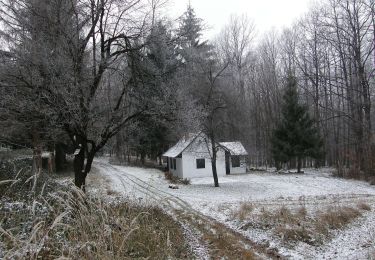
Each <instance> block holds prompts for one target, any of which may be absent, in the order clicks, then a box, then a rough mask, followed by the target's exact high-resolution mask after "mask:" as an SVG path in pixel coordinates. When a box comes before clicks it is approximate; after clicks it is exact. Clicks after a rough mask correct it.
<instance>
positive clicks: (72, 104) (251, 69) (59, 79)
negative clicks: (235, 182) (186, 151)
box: [0, 0, 375, 187]
mask: <svg viewBox="0 0 375 260" xmlns="http://www.w3.org/2000/svg"><path fill="white" fill-rule="evenodd" d="M166 4H167V1H162V0H152V1H141V0H127V1H116V0H75V1H64V0H52V1H45V0H32V1H26V0H12V1H11V0H1V1H0V14H1V15H0V17H1V18H0V23H1V25H0V28H1V29H0V42H1V46H2V48H1V51H0V59H1V63H0V93H1V95H2V99H1V101H0V102H1V110H0V118H1V123H0V124H1V127H2V129H4V131H2V132H3V133H2V134H1V135H0V138H2V139H4V140H9V141H12V142H15V143H22V144H26V145H28V146H30V147H33V148H37V147H40V146H44V147H45V148H46V149H50V150H53V149H55V150H56V151H57V149H56V145H59V144H60V147H61V145H62V146H63V147H65V151H69V152H70V153H72V154H74V171H75V183H76V185H77V186H79V187H82V186H84V184H85V178H86V176H87V174H88V173H89V172H90V170H91V166H92V162H93V159H94V156H95V155H96V154H97V153H98V152H99V151H101V150H102V149H103V148H109V149H111V150H113V151H114V153H116V155H117V156H118V157H121V158H123V159H126V158H129V157H130V156H131V155H137V156H139V157H140V160H141V161H144V160H145V158H146V157H150V158H155V159H157V158H159V159H160V156H161V154H162V153H163V152H164V151H165V150H166V149H167V148H168V146H169V145H171V144H173V142H175V141H176V140H177V139H178V138H179V137H180V136H181V135H182V134H184V133H188V132H196V131H203V132H204V133H205V134H206V135H207V136H208V137H209V138H210V140H211V141H212V142H211V144H212V146H213V147H212V150H213V151H216V149H217V147H215V143H217V142H218V141H221V140H239V141H242V142H243V143H244V145H245V147H246V148H247V150H248V151H249V158H248V161H249V162H250V164H252V165H254V166H255V167H258V166H264V165H266V166H274V165H279V164H285V163H286V164H288V165H289V166H293V165H295V164H298V168H300V167H302V166H318V165H328V166H335V167H337V168H338V169H340V171H339V173H340V174H341V175H344V174H345V170H344V169H346V168H351V169H354V170H355V171H353V172H355V173H356V174H357V175H359V174H360V173H364V174H366V175H374V174H375V173H374V172H373V169H374V140H373V138H374V137H373V130H372V123H373V121H374V112H373V111H372V110H371V108H372V106H371V104H372V102H373V91H374V73H375V72H374V71H375V65H374V63H375V54H374V41H375V18H374V3H373V1H370V0H344V1H338V0H325V1H322V2H321V3H319V4H315V5H314V6H313V7H311V9H310V10H309V12H308V13H307V14H305V15H304V16H303V17H301V19H299V20H298V21H296V22H295V23H294V25H293V26H291V27H290V28H286V29H284V30H283V31H282V32H277V31H275V30H272V31H270V32H261V33H259V32H258V33H256V27H255V25H254V23H253V22H252V21H251V20H250V19H249V18H247V17H246V16H232V17H231V19H230V21H228V24H227V25H226V26H225V27H224V28H223V29H222V31H221V33H220V34H219V35H218V36H217V37H216V38H215V39H214V40H211V41H208V40H205V37H204V32H205V28H204V27H205V26H204V20H202V19H201V18H199V17H197V16H196V14H195V11H194V8H193V7H192V6H191V5H188V6H187V9H186V11H185V12H184V13H183V14H182V15H181V16H180V18H179V19H178V20H177V21H173V20H170V19H168V18H166V17H165V16H164V15H163V7H164V6H165V5H166ZM294 81H295V86H296V87H295V93H296V95H295V99H294V101H296V105H297V103H298V104H300V105H301V106H303V107H305V108H306V109H305V110H306V113H307V114H306V113H305V114H306V115H309V116H308V117H309V118H305V122H306V126H307V125H309V127H307V128H306V129H308V128H311V129H313V128H314V129H316V131H315V130H314V131H307V130H306V131H307V132H309V133H310V132H311V134H312V135H311V136H314V138H315V137H316V138H315V139H314V138H313V137H312V138H313V139H312V142H310V143H309V142H307V143H305V144H304V145H305V146H306V149H300V150H301V152H300V154H296V153H295V149H293V150H294V152H292V153H284V154H280V151H282V149H281V150H280V149H279V150H278V151H279V152H277V149H275V148H276V147H277V144H280V142H277V141H275V136H277V135H278V134H279V135H280V132H279V133H278V134H277V132H278V129H280V125H284V126H285V125H287V124H283V123H282V122H283V120H284V119H285V118H286V117H285V115H283V112H282V111H283V110H284V109H282V107H283V106H284V107H285V102H287V99H286V98H284V99H282V96H283V95H284V93H286V91H288V90H287V89H288V86H289V89H290V86H291V85H293V84H294V83H293V84H291V82H294ZM289 91H290V90H289ZM284 96H285V95H284ZM310 117H311V118H310ZM286 130H288V129H286ZM289 130H290V129H289ZM306 131H305V132H306ZM284 132H285V131H284ZM313 132H314V133H313ZM281 136H285V133H284V134H281ZM319 136H321V137H322V138H318V137H319ZM279 139H280V138H279ZM281 139H282V138H281ZM281 147H285V145H282V146H281ZM311 147H313V148H311ZM308 149H310V150H309V152H306V151H307V150H308ZM297 150H298V149H297ZM318 151H319V152H318ZM318 154H319V156H318ZM214 156H215V153H213V157H214ZM213 159H214V158H213ZM213 170H214V169H213ZM215 183H216V181H215Z"/></svg>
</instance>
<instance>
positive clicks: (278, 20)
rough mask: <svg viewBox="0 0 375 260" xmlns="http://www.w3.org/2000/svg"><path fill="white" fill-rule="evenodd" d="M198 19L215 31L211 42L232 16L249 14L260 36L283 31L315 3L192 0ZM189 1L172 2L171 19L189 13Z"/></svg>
mask: <svg viewBox="0 0 375 260" xmlns="http://www.w3.org/2000/svg"><path fill="white" fill-rule="evenodd" d="M190 1H191V5H192V6H193V8H194V9H195V12H196V14H197V16H198V17H200V18H202V19H204V21H205V23H206V24H207V25H208V26H210V27H211V30H209V31H207V32H206V33H205V34H206V35H207V37H209V38H211V37H212V36H214V35H216V34H217V33H219V32H220V30H221V28H222V27H223V26H224V25H225V24H226V23H227V22H228V20H229V17H230V15H231V14H247V16H248V17H249V18H251V19H253V20H254V22H255V25H256V29H257V31H258V34H260V33H262V32H264V31H268V30H270V29H272V28H273V27H275V28H276V29H281V28H283V27H285V26H289V25H291V24H292V22H293V21H294V20H295V19H296V18H298V17H300V16H301V15H302V14H303V13H305V12H306V11H307V10H308V7H309V6H310V2H311V0H190ZM188 2H189V0H171V2H170V4H169V8H168V10H169V16H170V17H172V18H176V17H177V16H178V15H179V14H182V13H183V12H184V11H185V10H186V6H187V4H188Z"/></svg>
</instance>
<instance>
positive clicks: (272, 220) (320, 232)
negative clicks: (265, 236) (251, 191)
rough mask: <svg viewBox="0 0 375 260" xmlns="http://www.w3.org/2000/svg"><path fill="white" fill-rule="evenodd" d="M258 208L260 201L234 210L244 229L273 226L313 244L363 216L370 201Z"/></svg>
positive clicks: (287, 236)
mask: <svg viewBox="0 0 375 260" xmlns="http://www.w3.org/2000/svg"><path fill="white" fill-rule="evenodd" d="M255 208H256V205H253V206H252V208H251V210H244V208H242V207H240V208H239V209H238V211H237V212H235V213H234V214H232V215H233V216H235V217H236V219H238V220H240V221H242V222H244V223H245V224H244V225H243V226H242V229H249V228H254V229H261V230H267V231H268V230H270V231H272V233H273V234H275V235H276V236H278V237H280V238H281V239H282V240H283V241H285V242H288V243H290V242H296V241H302V242H305V243H307V244H311V245H321V244H322V243H324V241H325V240H327V239H329V238H330V235H331V231H332V230H336V229H341V228H343V227H345V226H346V225H348V224H349V223H351V222H352V221H353V220H354V219H356V218H358V217H360V216H361V215H362V211H363V210H369V206H368V205H367V204H364V205H361V204H359V205H358V208H354V207H346V206H339V205H336V206H335V205H334V206H332V207H330V208H326V209H321V210H320V211H318V212H314V213H313V212H310V214H308V211H307V209H306V208H305V207H304V206H301V207H300V208H298V209H294V210H291V209H289V208H287V207H285V206H281V207H280V208H278V209H276V210H266V209H265V208H261V209H260V210H254V209H255ZM244 220H245V221H244Z"/></svg>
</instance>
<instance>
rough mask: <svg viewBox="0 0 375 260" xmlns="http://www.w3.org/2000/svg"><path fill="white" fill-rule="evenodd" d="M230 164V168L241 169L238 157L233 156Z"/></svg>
mask: <svg viewBox="0 0 375 260" xmlns="http://www.w3.org/2000/svg"><path fill="white" fill-rule="evenodd" d="M230 160H231V163H232V168H239V167H241V158H240V156H239V155H233V156H231V158H230Z"/></svg>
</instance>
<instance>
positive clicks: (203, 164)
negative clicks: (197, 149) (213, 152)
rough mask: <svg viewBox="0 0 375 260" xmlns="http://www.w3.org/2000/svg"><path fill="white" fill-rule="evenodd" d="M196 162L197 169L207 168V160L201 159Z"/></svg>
mask: <svg viewBox="0 0 375 260" xmlns="http://www.w3.org/2000/svg"><path fill="white" fill-rule="evenodd" d="M195 162H196V166H197V169H205V168H206V159H204V158H199V159H196V161H195Z"/></svg>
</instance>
